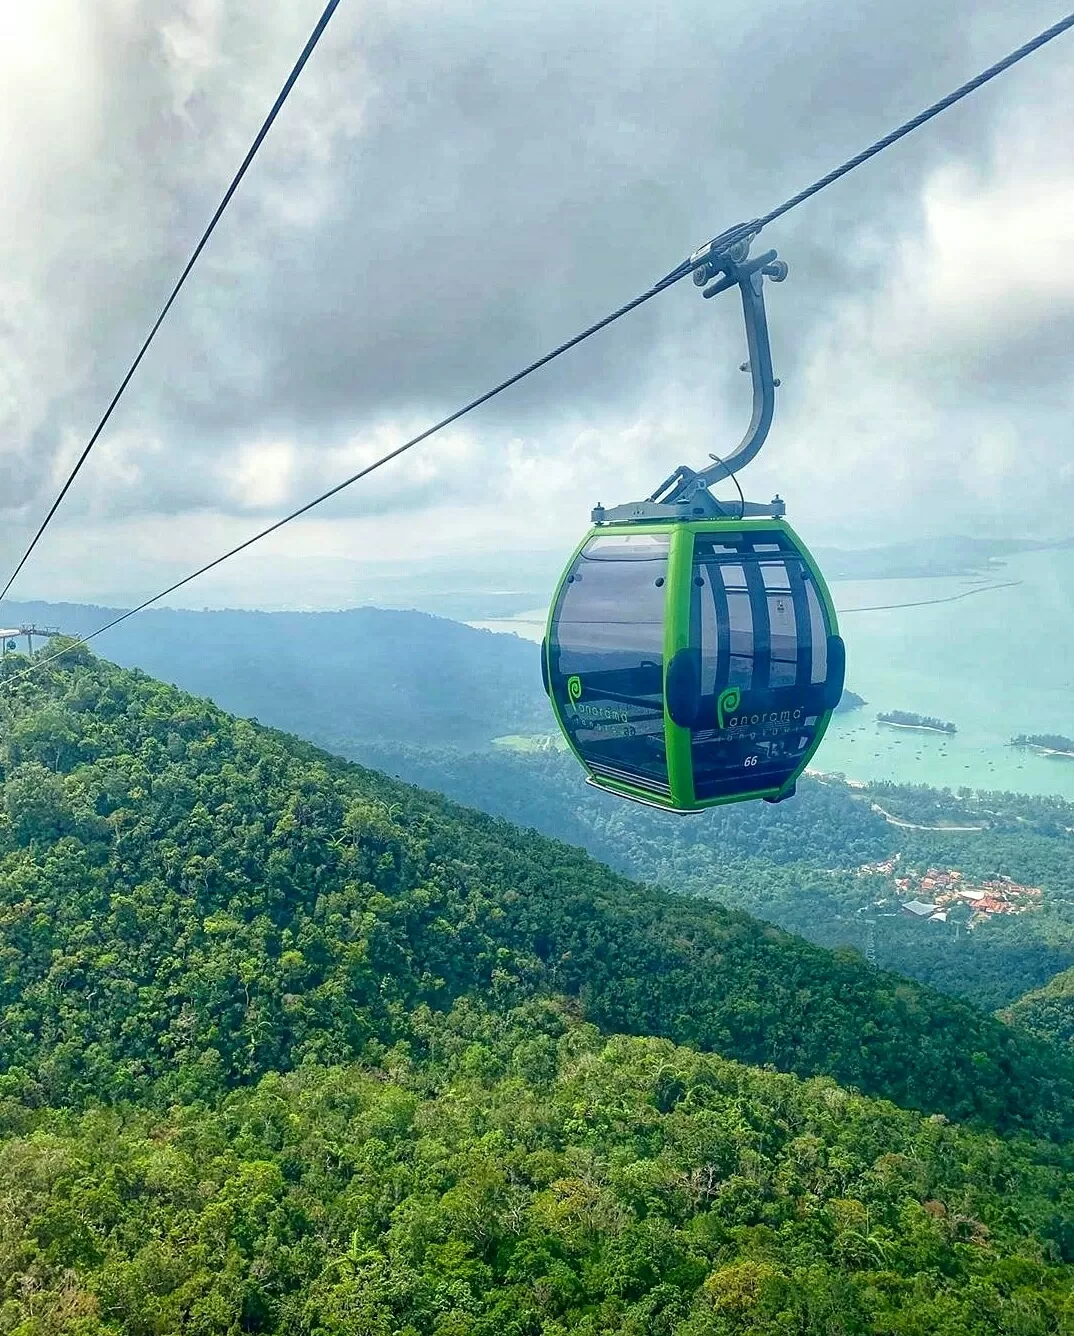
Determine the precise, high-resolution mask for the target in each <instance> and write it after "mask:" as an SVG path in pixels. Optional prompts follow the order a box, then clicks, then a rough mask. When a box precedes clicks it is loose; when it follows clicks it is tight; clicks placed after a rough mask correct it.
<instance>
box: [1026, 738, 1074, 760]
mask: <svg viewBox="0 0 1074 1336" xmlns="http://www.w3.org/2000/svg"><path fill="white" fill-rule="evenodd" d="M1011 746H1012V747H1031V748H1032V749H1033V750H1034V751H1039V752H1045V753H1046V754H1047V755H1048V756H1070V757H1074V738H1066V737H1064V736H1063V734H1062V733H1019V734H1018V736H1017V737H1016V738H1011Z"/></svg>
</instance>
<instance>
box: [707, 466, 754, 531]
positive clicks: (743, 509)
mask: <svg viewBox="0 0 1074 1336" xmlns="http://www.w3.org/2000/svg"><path fill="white" fill-rule="evenodd" d="M709 458H710V459H714V460H715V461H716V463H717V464H719V466H720V468H722V469H723V476H724V477H725V478H730V479H731V481H732V482H733V483H734V484H735V486H736V487H737V488H738V503H739V512H738V518H739V519H740V520H741V519H744V518H745V515H746V498H745V496H744V495H743V494H742V484H741V483H740V482H739V480H738V474H737V473H729V472H728V470H727V465H726V464H725V463H724V462H723V460H722V459H721V458H720V456H719V455H714V454H710V455H709Z"/></svg>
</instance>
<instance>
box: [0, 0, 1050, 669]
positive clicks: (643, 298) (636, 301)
mask: <svg viewBox="0 0 1074 1336" xmlns="http://www.w3.org/2000/svg"><path fill="white" fill-rule="evenodd" d="M336 3H338V0H336ZM334 8H335V4H334V3H333V4H330V5H329V7H328V9H327V10H326V11H325V15H326V17H325V18H324V19H323V20H322V24H325V23H327V21H328V18H330V17H331V11H332V10H334ZM319 26H321V25H319ZM1072 27H1074V14H1068V15H1067V16H1066V18H1064V19H1060V21H1059V22H1058V23H1055V24H1053V25H1052V27H1050V28H1047V29H1045V31H1044V32H1042V33H1040V34H1039V35H1038V36H1036V37H1034V38H1033V39H1032V41H1029V42H1026V43H1025V45H1024V46H1020V47H1018V49H1017V50H1016V51H1012V52H1011V53H1010V55H1008V56H1005V57H1004V58H1003V60H1001V61H998V62H997V63H996V64H995V65H991V66H989V68H988V69H986V70H984V71H982V73H981V74H979V75H977V77H976V78H975V79H971V80H970V81H969V82H968V83H964V84H962V86H961V87H959V88H957V89H955V91H954V92H953V93H949V94H948V95H947V97H945V98H943V99H941V100H940V101H939V102H934V103H933V104H932V106H931V107H928V108H926V109H925V110H924V111H922V112H920V113H919V114H918V115H917V116H915V117H914V118H913V119H912V120H909V121H905V122H904V123H903V124H902V125H901V126H899V127H898V129H896V130H893V131H892V132H891V133H890V134H888V135H885V136H884V138H883V139H878V140H877V141H876V143H874V144H872V145H871V146H870V147H869V148H867V149H865V150H864V151H863V152H861V153H859V154H857V155H856V156H855V157H853V158H849V159H848V160H847V161H846V162H845V163H843V164H842V166H840V167H837V168H835V170H834V171H831V172H829V173H828V174H827V176H822V177H821V178H820V179H819V180H817V181H815V182H814V183H813V184H812V185H811V186H807V187H806V189H805V190H802V191H799V193H798V194H797V195H794V196H792V197H791V198H790V199H789V200H787V201H786V202H785V203H783V204H781V205H780V206H779V207H778V208H776V209H773V210H771V212H769V213H767V214H764V215H763V217H760V218H756V219H753V220H752V221H751V222H748V223H739V224H737V225H736V226H735V227H732V228H730V229H728V231H726V232H723V233H721V234H720V236H719V237H718V238H714V239H713V241H711V242H709V243H708V245H707V246H704V247H702V248H701V250H699V251H695V253H694V255H693V256H691V257H690V259H688V260H685V261H683V263H682V264H680V265H678V266H677V267H676V268H675V269H673V270H671V272H670V273H668V274H666V275H665V276H664V277H663V278H662V279H660V280H659V282H657V283H655V284H654V285H653V286H652V287H651V288H648V289H647V290H646V291H645V292H643V293H641V294H640V295H639V296H637V297H635V298H633V299H632V300H631V301H628V302H626V303H625V304H624V305H623V306H620V307H619V308H618V309H617V310H615V311H613V312H612V313H611V314H610V315H607V316H605V317H604V319H603V320H598V321H597V322H596V324H593V325H590V326H589V327H588V329H585V330H583V331H582V332H581V333H580V334H576V335H575V336H574V338H572V339H568V340H567V341H566V342H565V343H561V344H560V345H559V346H558V347H557V348H554V349H553V350H552V351H551V352H549V353H546V354H545V355H544V356H543V357H539V358H538V359H537V360H536V361H535V362H531V363H530V364H529V366H527V367H525V368H524V369H523V370H522V371H519V372H517V373H516V374H515V375H513V376H510V377H508V379H507V380H503V381H501V382H500V383H499V384H498V385H497V386H495V387H494V388H493V389H491V390H487V391H486V392H485V393H484V394H482V395H479V396H478V397H477V398H476V399H471V400H470V402H469V403H468V404H466V405H465V406H464V407H462V408H460V409H457V410H456V411H455V412H454V413H451V414H450V415H449V416H448V417H445V418H441V419H440V421H439V422H437V423H434V425H433V426H431V427H428V428H426V430H425V431H423V432H420V433H419V434H418V435H417V436H412V437H411V438H410V440H408V441H404V443H403V444H402V445H400V446H397V447H396V448H395V449H394V450H391V451H389V452H388V453H387V454H385V455H381V457H380V458H379V459H377V460H375V461H374V462H373V463H372V464H369V465H367V466H366V467H365V468H363V469H359V471H358V472H357V473H353V474H351V476H350V477H349V478H345V479H344V480H343V481H342V482H341V483H337V485H336V486H335V487H331V488H329V490H328V491H326V492H322V493H321V495H320V496H318V497H315V498H314V499H313V500H312V501H309V502H307V503H306V504H305V505H304V506H299V508H298V509H297V510H292V511H291V513H290V514H289V515H285V516H284V517H283V518H282V519H279V520H277V521H276V522H275V523H274V524H270V525H269V526H268V527H267V528H265V529H262V530H261V531H260V532H259V533H256V534H254V535H253V536H252V537H250V538H247V539H246V541H245V542H242V543H239V544H238V545H237V546H236V547H233V548H231V549H229V551H227V552H224V553H222V554H221V555H220V556H219V557H215V558H214V559H213V560H212V561H209V562H206V564H205V565H204V566H200V567H199V568H198V569H197V570H196V571H192V572H191V573H190V574H189V575H186V576H184V577H183V579H181V580H177V581H176V582H175V583H174V584H172V585H169V586H168V588H167V589H162V590H161V591H160V593H158V594H154V595H153V597H152V598H147V599H146V600H145V602H144V603H139V604H138V606H137V607H136V608H130V609H129V610H128V611H126V612H124V613H121V614H120V615H119V616H118V617H114V618H113V619H112V620H111V621H110V622H107V623H105V625H104V626H99V627H98V628H97V630H96V631H92V632H90V634H89V635H87V636H82V637H80V638H79V639H77V640H76V641H75V642H74V643H73V644H72V645H68V646H66V647H65V649H64V650H60V651H58V653H57V654H54V655H49V656H47V657H46V658H44V659H38V660H35V662H34V665H32V667H36V666H37V665H39V664H40V665H41V666H44V665H45V664H47V663H49V662H51V660H52V659H54V658H58V657H60V656H61V655H62V654H64V653H66V652H68V651H69V650H70V649H73V648H75V647H77V646H78V645H85V644H87V643H88V642H89V641H91V640H93V639H95V638H96V637H97V636H99V635H103V634H104V632H105V631H110V630H112V628H113V627H116V626H118V625H119V624H120V623H121V622H125V621H126V620H127V619H128V618H129V617H134V616H135V615H136V614H137V613H139V612H144V611H145V609H146V608H149V607H152V605H153V604H154V603H158V602H159V601H160V600H161V599H162V598H167V596H168V595H169V594H174V593H175V592H176V590H179V589H182V588H183V586H184V585H188V584H190V583H191V581H192V580H196V579H198V577H199V576H202V575H205V574H206V573H207V572H208V571H211V570H213V569H215V568H216V567H217V566H220V565H222V564H223V563H224V562H225V561H229V560H230V559H231V558H232V557H234V556H237V555H238V554H239V553H240V552H244V551H245V550H246V549H247V548H248V547H252V546H253V545H254V543H258V542H260V541H261V539H262V538H267V537H268V536H269V534H272V533H275V532H276V530H277V529H282V528H283V526H284V525H285V524H290V523H291V521H292V520H296V519H298V518H299V517H300V516H302V515H305V514H307V513H308V512H309V511H311V510H313V509H314V508H315V507H316V506H319V505H321V504H322V503H323V502H325V501H328V500H329V499H330V498H331V497H333V496H337V495H338V494H339V493H340V492H342V491H344V490H345V489H346V488H347V487H350V486H352V485H353V484H354V483H356V482H358V481H360V480H361V479H362V478H366V477H368V476H369V475H370V474H371V473H374V472H376V470H377V469H379V468H382V467H383V466H384V465H385V464H387V463H390V461H391V460H393V459H397V458H398V457H399V456H400V455H401V454H404V453H405V452H406V451H407V450H410V449H412V448H413V447H414V446H416V445H419V444H420V443H421V442H422V441H426V440H428V439H429V437H430V436H434V435H435V434H436V433H437V432H439V431H442V430H443V429H444V428H445V427H447V426H450V425H451V423H453V422H458V420H459V419H460V418H462V417H465V416H466V415H467V414H468V413H472V412H473V411H474V409H475V408H480V407H481V405H482V404H486V403H488V401H489V400H490V399H494V398H495V397H496V396H497V395H498V394H502V393H503V391H504V390H506V389H509V388H510V387H511V386H512V385H517V384H518V382H519V381H520V380H524V379H525V378H526V377H527V376H530V375H532V374H533V373H534V372H535V371H538V370H540V368H541V367H543V366H547V365H548V363H549V362H552V361H554V360H555V359H556V358H557V357H560V356H561V355H562V354H563V353H565V352H568V351H569V350H570V349H571V348H575V347H577V345H578V344H580V343H583V342H584V341H585V340H586V339H588V338H590V337H591V336H592V335H594V334H596V333H598V332H599V331H600V330H602V329H606V328H607V327H608V326H609V325H611V324H614V323H615V321H617V320H619V319H621V318H622V317H623V316H625V315H627V314H628V313H629V312H630V311H633V310H635V309H636V308H637V307H639V306H641V305H642V304H643V303H644V302H647V301H649V300H650V299H651V298H653V297H655V296H657V294H658V293H661V292H664V291H666V290H667V289H668V288H670V287H672V286H673V285H674V284H675V283H678V282H679V281H680V279H683V278H685V277H686V275H687V274H689V273H691V272H692V271H693V270H694V268H696V267H698V266H699V265H700V264H703V263H705V258H706V256H707V257H709V258H712V257H715V256H716V255H718V254H720V253H722V252H721V248H722V250H726V249H727V248H729V247H730V246H731V245H732V244H734V242H735V241H738V240H740V239H742V238H746V237H750V236H754V235H756V233H757V232H759V231H760V230H761V228H762V227H763V226H764V225H765V224H766V223H769V222H771V221H773V220H774V219H776V218H779V217H781V216H782V215H783V214H785V213H787V212H788V211H789V210H791V209H793V208H796V207H797V206H798V205H799V204H801V203H802V202H803V201H804V200H807V199H809V198H810V197H811V196H813V195H816V194H817V193H818V192H819V191H821V190H823V189H824V188H825V187H826V186H829V185H831V184H832V182H833V181H837V180H838V179H839V178H840V177H841V176H845V175H846V174H847V173H848V172H851V171H853V170H854V168H855V167H859V166H860V165H861V164H862V163H863V162H866V161H868V159H869V158H872V157H875V156H876V154H877V153H880V152H881V151H882V150H883V149H885V148H887V147H889V146H890V145H891V144H894V143H895V142H896V141H897V140H899V139H901V138H903V136H904V135H907V134H909V133H910V131H911V130H914V129H916V128H917V127H918V126H919V125H923V124H924V123H925V122H926V121H928V120H931V119H932V117H933V116H936V115H938V114H939V113H940V112H941V111H943V110H945V109H946V108H947V107H950V106H953V105H954V103H956V102H958V101H960V100H961V99H962V98H964V97H966V96H967V95H968V94H970V93H972V92H975V91H976V90H977V89H978V88H980V87H982V86H983V85H984V84H986V83H988V81H989V80H990V79H994V78H995V76H996V75H997V74H1001V73H1002V72H1003V71H1004V70H1007V69H1010V67H1011V66H1012V65H1014V64H1016V63H1017V62H1018V61H1019V60H1022V59H1024V57H1025V56H1027V55H1029V54H1031V53H1032V52H1033V51H1036V50H1038V49H1039V48H1040V47H1042V46H1044V45H1045V43H1047V42H1050V41H1052V40H1053V38H1055V37H1058V36H1059V35H1060V34H1061V33H1064V32H1066V31H1067V30H1068V29H1070V28H1072ZM315 35H316V36H319V33H316V34H315ZM311 41H313V39H311ZM309 49H310V50H312V47H309ZM305 54H306V53H303V59H304V57H305ZM299 68H300V66H296V71H297V69H299ZM295 77H297V74H296V76H295ZM292 81H293V80H292ZM717 243H719V244H717ZM735 485H736V486H738V483H737V482H736V484H735ZM60 499H62V493H61V498H60ZM743 504H744V503H743ZM43 529H44V525H43V526H42V531H43ZM38 536H40V533H39V535H38ZM34 541H35V542H36V539H35V540H34ZM32 546H33V545H32V544H31V550H32ZM27 555H29V553H27ZM23 560H25V558H23ZM19 566H20V568H21V566H22V562H20V563H19ZM17 573H18V571H16V574H17ZM12 578H14V577H12ZM10 584H11V582H10V581H9V582H8V586H7V587H8V588H10ZM6 592H7V589H5V590H4V593H6ZM0 597H3V595H0ZM30 671H31V668H27V669H24V670H23V671H22V672H21V673H17V674H15V675H14V676H13V677H12V678H9V679H6V680H7V681H16V680H17V679H18V678H19V677H21V676H23V675H24V674H25V673H27V672H30Z"/></svg>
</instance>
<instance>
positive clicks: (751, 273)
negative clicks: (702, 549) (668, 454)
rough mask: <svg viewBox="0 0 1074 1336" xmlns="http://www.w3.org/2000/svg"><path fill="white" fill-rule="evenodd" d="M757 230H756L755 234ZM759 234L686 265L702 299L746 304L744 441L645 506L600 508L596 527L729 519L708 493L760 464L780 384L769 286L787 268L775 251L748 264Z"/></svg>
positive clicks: (744, 227)
mask: <svg viewBox="0 0 1074 1336" xmlns="http://www.w3.org/2000/svg"><path fill="white" fill-rule="evenodd" d="M751 229H752V230H751ZM757 231H759V228H757V227H756V225H755V224H750V223H742V224H739V226H738V227H736V228H732V229H731V231H730V232H729V233H725V234H724V235H723V236H722V237H717V238H715V239H714V240H713V241H710V242H709V243H708V245H707V246H704V247H702V248H701V250H699V251H696V252H695V253H694V254H693V255H692V256H691V257H690V260H689V261H688V262H687V264H688V266H689V269H690V270H692V272H693V279H694V282H695V284H697V286H698V287H702V288H704V291H703V293H702V296H704V297H706V298H712V297H716V296H718V295H719V294H720V293H722V292H727V291H728V290H729V289H731V288H733V287H737V288H738V290H739V294H740V296H741V299H742V317H743V321H744V323H745V326H746V347H747V350H748V360H747V361H746V362H744V363H743V364H742V368H741V369H742V370H743V371H749V373H750V380H751V384H752V388H753V412H752V414H751V416H750V422H749V426H748V427H747V428H746V433H745V435H744V436H743V437H742V440H741V441H740V442H739V443H738V445H737V446H736V447H735V449H734V450H732V451H731V453H730V454H728V455H726V456H724V457H723V458H718V457H717V456H716V455H712V456H711V458H712V459H713V460H714V463H712V464H711V465H710V466H709V467H707V468H704V469H693V468H690V466H689V465H687V464H680V465H679V466H678V468H677V469H676V470H675V472H674V473H672V474H671V475H670V477H667V478H665V479H664V481H663V482H662V483H661V484H660V486H659V487H658V488H657V489H656V490H655V491H654V492H653V494H652V495H651V496H650V497H648V498H647V500H645V501H637V502H632V503H628V504H627V505H625V506H616V507H615V508H614V509H611V510H605V509H604V507H603V506H598V507H597V508H596V509H595V510H594V511H593V520H594V522H595V523H598V524H599V523H603V522H609V521H619V522H622V521H624V520H638V521H641V520H646V519H666V518H669V517H671V516H676V517H678V518H681V519H694V518H697V517H698V516H700V515H721V514H726V513H728V512H727V511H726V509H725V507H724V506H723V504H722V503H721V502H719V501H718V500H717V499H716V498H715V497H714V496H712V495H711V494H710V492H709V488H710V486H711V485H712V484H714V483H716V482H718V481H719V480H720V479H721V478H730V477H731V476H732V474H735V473H737V472H738V471H739V469H743V468H745V467H746V465H747V464H748V463H749V462H750V461H751V460H752V459H755V458H756V456H757V454H758V452H759V451H760V449H761V446H762V445H764V443H765V440H766V439H767V437H768V432H769V429H770V428H771V426H772V417H773V414H774V412H775V403H776V388H777V387H778V385H779V381H778V380H777V379H776V377H775V376H774V375H773V373H772V349H771V346H770V344H769V339H768V319H767V317H766V314H765V304H764V280H765V279H766V278H770V279H771V280H772V282H773V283H782V282H783V280H784V279H785V278H786V277H787V265H786V264H785V263H784V261H782V260H780V259H778V258H777V254H776V252H775V251H774V250H767V251H764V252H763V253H762V254H760V255H756V256H754V257H753V258H752V259H750V258H749V249H750V241H751V240H752V238H753V237H754V236H755V235H756V233H757ZM728 238H731V244H729V245H727V246H726V248H725V249H718V246H719V243H721V242H726V241H727V239H728ZM784 511H785V507H784V504H783V502H782V501H781V500H780V499H779V497H775V498H773V500H772V501H769V502H764V503H758V502H753V501H743V502H741V503H740V504H739V505H736V506H735V508H734V512H733V513H736V514H739V515H742V516H746V515H752V516H759V515H766V516H781V515H783V514H784Z"/></svg>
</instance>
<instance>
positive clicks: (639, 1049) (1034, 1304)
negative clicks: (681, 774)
mask: <svg viewBox="0 0 1074 1336" xmlns="http://www.w3.org/2000/svg"><path fill="white" fill-rule="evenodd" d="M412 1029H413V1039H412V1041H411V1042H410V1043H408V1044H402V1043H400V1044H397V1045H396V1046H394V1047H393V1048H392V1049H391V1050H389V1051H387V1052H385V1053H383V1054H382V1056H381V1057H380V1058H379V1060H374V1059H372V1058H369V1059H367V1060H366V1062H365V1063H363V1064H360V1065H359V1064H351V1065H349V1066H346V1067H340V1066H336V1067H326V1066H323V1065H321V1064H319V1063H313V1062H306V1063H304V1064H303V1065H302V1066H301V1067H300V1068H299V1069H298V1070H296V1071H294V1072H292V1073H290V1074H289V1075H285V1076H279V1075H275V1074H269V1075H266V1076H264V1077H262V1078H261V1080H260V1081H259V1082H258V1083H257V1084H256V1085H254V1086H251V1087H245V1088H241V1089H239V1090H236V1091H234V1092H233V1093H231V1094H229V1095H227V1096H226V1097H224V1098H223V1099H221V1100H219V1101H218V1102H216V1103H214V1104H211V1105H207V1104H205V1103H204V1102H199V1103H187V1104H171V1105H170V1106H169V1107H168V1108H167V1109H153V1108H146V1107H141V1108H138V1107H133V1106H131V1105H120V1106H111V1107H108V1108H94V1109H91V1110H86V1111H82V1112H66V1113H65V1112H58V1111H52V1110H46V1109H27V1108H25V1107H23V1106H19V1105H17V1104H15V1103H14V1101H12V1100H8V1101H6V1102H3V1103H0V1118H2V1123H0V1128H2V1131H3V1141H2V1142H0V1194H2V1199H3V1201H4V1205H5V1215H4V1222H3V1226H2V1236H0V1239H2V1241H0V1286H2V1288H0V1296H2V1297H0V1330H3V1331H5V1332H10V1333H18V1334H19V1336H41V1334H42V1333H53V1332H71V1333H78V1334H79V1336H103V1334H104V1333H109V1332H123V1333H139V1336H140V1334H141V1333H147V1334H148V1333H165V1332H179V1331H182V1332H191V1333H197V1334H198V1336H210V1334H212V1333H221V1334H222V1333H238V1332H256V1331H262V1332H273V1331H275V1332H280V1333H288V1336H567V1333H578V1336H734V1334H735V1333H742V1332H747V1331H748V1332H752V1333H761V1336H785V1333H798V1336H815V1334H816V1333H832V1334H833V1336H836V1334H837V1333H869V1332H876V1333H890V1334H895V1333H902V1334H904V1336H926V1334H927V1336H990V1334H991V1336H1045V1333H1052V1332H1068V1331H1070V1330H1071V1323H1072V1321H1074V1225H1072V1222H1074V1164H1072V1161H1071V1157H1070V1154H1069V1152H1067V1151H1062V1152H1059V1151H1054V1150H1053V1151H1044V1150H1042V1149H1041V1148H1039V1147H1034V1146H1032V1145H1029V1144H1018V1143H1008V1142H1004V1141H1002V1140H1000V1139H998V1138H996V1137H993V1136H988V1135H985V1134H982V1133H980V1132H977V1133H973V1132H969V1131H966V1130H965V1129H961V1128H958V1127H957V1126H954V1125H949V1124H947V1123H946V1122H945V1120H944V1119H943V1118H940V1117H932V1118H922V1117H920V1116H919V1115H915V1114H911V1113H906V1112H903V1111H902V1110H899V1109H896V1108H895V1107H894V1106H893V1105H891V1104H886V1103H883V1102H881V1101H877V1100H869V1099H866V1098H863V1097H861V1096H859V1095H855V1094H853V1093H849V1092H847V1091H845V1090H843V1089H841V1088H840V1087H838V1086H837V1085H835V1084H834V1083H833V1082H831V1081H829V1080H825V1079H814V1080H810V1081H800V1080H797V1079H795V1078H793V1077H788V1076H783V1075H780V1074H778V1073H775V1072H771V1071H760V1070H757V1069H751V1068H746V1067H742V1066H740V1065H738V1064H736V1063H730V1062H726V1061H723V1060H721V1059H719V1058H716V1057H712V1056H708V1055H702V1054H698V1053H696V1052H693V1051H691V1050H688V1049H684V1048H676V1047H675V1046H674V1045H672V1044H670V1043H669V1042H667V1041H661V1040H652V1039H640V1038H636V1039H629V1038H606V1037H605V1036H603V1035H601V1034H600V1033H599V1032H598V1031H597V1030H596V1029H595V1028H594V1027H593V1026H589V1025H585V1024H581V1023H579V1022H578V1021H577V1020H574V1019H572V1018H571V1017H570V1016H569V1015H568V1014H566V1013H564V1012H563V1011H562V1010H561V1009H559V1008H557V1007H555V1006H553V1005H552V1004H548V1003H545V1004H541V1003H529V1004H527V1005H525V1006H523V1007H520V1008H516V1009H512V1010H509V1011H507V1012H506V1013H504V1014H502V1015H497V1014H495V1013H491V1012H489V1011H488V1010H487V1009H485V1008H481V1007H477V1006H474V1005H471V1004H463V1003H460V1004H458V1005H456V1007H455V1008H454V1010H453V1011H452V1012H451V1013H450V1014H449V1015H447V1016H436V1015H435V1014H433V1013H430V1012H422V1013H420V1014H416V1015H415V1017H414V1018H413V1024H412ZM417 1047H420V1049H421V1052H422V1057H420V1058H417V1057H416V1056H415V1049H416V1048H417Z"/></svg>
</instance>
